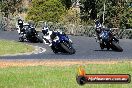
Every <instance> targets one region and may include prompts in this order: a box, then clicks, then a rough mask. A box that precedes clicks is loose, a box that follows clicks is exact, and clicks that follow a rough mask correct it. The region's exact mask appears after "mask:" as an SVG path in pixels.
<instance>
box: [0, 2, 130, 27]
mask: <svg viewBox="0 0 132 88" xmlns="http://www.w3.org/2000/svg"><path fill="white" fill-rule="evenodd" d="M30 1H31V5H30V6H29V7H28V8H27V17H26V19H27V20H33V21H35V22H38V21H48V22H50V21H51V22H61V23H72V24H75V23H77V24H87V25H91V24H93V23H94V20H95V19H100V21H101V22H102V23H103V11H104V3H105V7H106V8H105V15H104V16H105V21H104V25H106V26H107V27H117V28H132V7H131V5H132V3H130V2H131V0H79V4H80V5H79V8H77V7H76V6H75V7H74V6H73V4H75V3H76V2H77V1H78V0H30ZM22 2H23V0H0V4H1V6H0V9H1V12H3V13H4V16H5V17H8V15H9V14H14V13H15V12H18V13H19V12H21V11H20V6H21V4H22ZM78 9H79V11H78Z"/></svg>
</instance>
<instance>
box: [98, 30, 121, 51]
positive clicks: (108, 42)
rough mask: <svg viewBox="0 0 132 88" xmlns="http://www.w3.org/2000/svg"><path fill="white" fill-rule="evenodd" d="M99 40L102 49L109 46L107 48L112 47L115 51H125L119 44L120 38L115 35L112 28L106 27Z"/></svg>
mask: <svg viewBox="0 0 132 88" xmlns="http://www.w3.org/2000/svg"><path fill="white" fill-rule="evenodd" d="M99 40H100V42H99V43H100V47H101V49H104V48H107V50H109V49H110V48H111V49H112V50H114V51H118V52H122V51H123V49H122V47H121V46H120V45H119V39H117V38H116V37H115V36H114V34H113V33H112V31H111V30H110V29H105V28H104V30H102V32H101V33H100V35H99Z"/></svg>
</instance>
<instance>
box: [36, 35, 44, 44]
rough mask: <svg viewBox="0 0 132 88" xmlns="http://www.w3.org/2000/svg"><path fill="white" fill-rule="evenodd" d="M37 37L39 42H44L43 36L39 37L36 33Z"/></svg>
mask: <svg viewBox="0 0 132 88" xmlns="http://www.w3.org/2000/svg"><path fill="white" fill-rule="evenodd" d="M36 38H37V39H38V42H40V43H43V39H42V38H41V37H39V36H38V35H36Z"/></svg>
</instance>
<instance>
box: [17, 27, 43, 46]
mask: <svg viewBox="0 0 132 88" xmlns="http://www.w3.org/2000/svg"><path fill="white" fill-rule="evenodd" d="M25 40H26V41H29V42H40V43H43V39H42V38H41V37H40V36H39V35H38V33H37V31H36V30H35V27H33V26H31V25H23V28H22V31H21V32H20V34H19V41H20V42H24V41H25Z"/></svg>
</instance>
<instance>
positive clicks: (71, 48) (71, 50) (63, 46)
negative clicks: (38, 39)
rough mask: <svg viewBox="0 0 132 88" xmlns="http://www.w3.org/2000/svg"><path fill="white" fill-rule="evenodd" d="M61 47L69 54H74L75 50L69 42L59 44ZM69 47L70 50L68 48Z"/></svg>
mask: <svg viewBox="0 0 132 88" xmlns="http://www.w3.org/2000/svg"><path fill="white" fill-rule="evenodd" d="M60 45H61V47H62V48H63V49H64V50H65V51H66V52H67V53H69V54H75V52H76V51H75V49H74V48H73V47H72V44H71V43H69V42H63V43H60ZM69 47H70V48H69Z"/></svg>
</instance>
